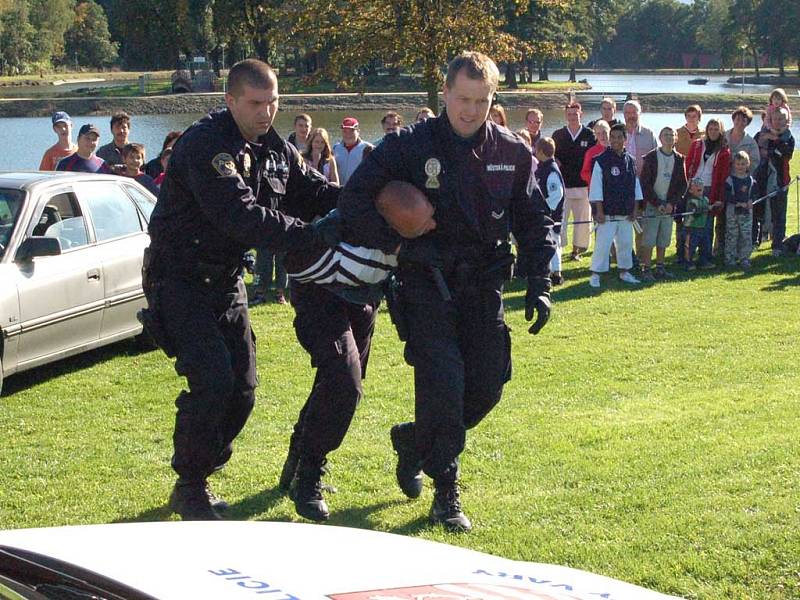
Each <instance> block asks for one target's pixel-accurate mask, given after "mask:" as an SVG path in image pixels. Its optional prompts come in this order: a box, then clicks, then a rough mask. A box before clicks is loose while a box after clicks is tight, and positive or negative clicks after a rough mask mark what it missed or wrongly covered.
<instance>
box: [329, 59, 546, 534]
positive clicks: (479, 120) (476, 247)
mask: <svg viewBox="0 0 800 600" xmlns="http://www.w3.org/2000/svg"><path fill="white" fill-rule="evenodd" d="M498 76H499V73H498V70H497V66H496V65H495V64H494V62H493V61H492V60H491V59H489V58H488V57H486V56H484V55H482V54H480V53H477V52H466V53H463V54H461V55H460V56H457V57H456V58H455V59H453V61H452V62H451V63H450V65H449V67H448V72H447V80H446V83H445V86H444V100H445V105H446V110H445V111H444V112H443V114H442V115H441V116H439V117H438V118H432V119H428V120H427V121H424V122H422V123H417V124H415V125H412V126H411V127H410V128H408V129H403V130H401V131H400V132H399V134H394V133H393V134H389V135H387V136H386V137H385V138H384V141H383V143H382V144H380V145H379V146H377V147H376V148H375V150H374V151H373V152H372V153H371V154H370V156H369V157H368V158H367V159H366V160H365V161H364V162H363V163H362V164H361V165H360V166H359V168H358V169H357V170H356V172H355V173H354V175H353V176H352V178H351V179H350V181H349V182H348V185H347V186H346V188H345V189H344V190H343V191H342V196H341V198H340V200H339V210H340V211H341V212H342V215H343V220H344V222H345V223H347V224H348V236H350V235H352V236H354V238H355V240H354V241H355V242H356V243H358V244H361V245H364V246H370V247H377V248H381V249H382V250H384V251H391V250H392V249H394V248H396V247H397V245H398V244H400V243H401V242H403V246H402V248H401V250H400V255H399V268H398V272H397V282H396V287H395V291H396V293H392V294H390V298H391V299H392V302H391V304H390V311H391V313H392V317H393V320H394V321H395V324H396V325H398V332H399V333H400V334H401V338H404V339H405V340H406V348H405V356H406V360H407V362H408V363H409V364H411V365H412V366H413V367H414V383H415V396H416V401H415V421H414V422H413V423H404V424H401V425H395V426H394V427H393V428H392V430H391V439H392V444H393V446H394V448H395V450H396V451H397V453H398V464H397V479H398V483H399V485H400V488H401V489H402V491H403V492H404V493H405V494H406V495H407V496H409V497H411V498H415V497H417V496H419V494H420V493H421V490H422V474H421V472H420V469H422V470H423V471H424V472H425V473H426V474H427V475H429V476H430V477H432V478H433V480H434V484H435V493H434V499H433V505H432V507H431V512H430V519H431V521H432V522H434V523H441V524H442V525H444V526H445V527H446V528H447V529H450V530H460V531H464V530H469V529H470V528H471V523H470V521H469V519H468V518H467V517H466V515H464V513H463V512H462V510H461V503H460V498H459V488H458V456H459V454H460V453H461V451H462V450H463V449H464V443H465V438H466V430H467V429H469V428H471V427H474V426H476V425H477V424H478V423H479V422H480V421H481V420H482V419H483V417H485V416H486V415H487V414H488V413H489V411H490V410H491V409H492V408H493V407H494V406H495V405H496V404H497V402H498V401H499V400H500V396H501V393H502V389H503V385H504V384H505V382H506V381H508V380H509V378H510V377H511V355H510V351H511V340H510V336H509V331H508V327H507V326H506V324H505V322H504V320H503V301H502V287H503V281H504V280H505V279H506V278H507V277H508V275H509V266H510V264H511V263H512V262H513V257H512V255H511V253H510V245H509V242H508V237H509V231H513V233H514V236H515V238H516V239H517V242H518V243H519V248H520V251H519V254H520V256H519V261H521V262H522V264H523V266H524V267H525V269H526V273H527V274H528V290H527V294H526V298H525V316H526V319H528V320H531V319H532V318H533V316H534V313H536V314H537V319H536V322H535V323H534V324H533V326H532V327H531V328H530V332H531V333H538V331H539V330H540V329H541V328H542V327H543V326H544V324H545V323H546V322H547V319H548V318H549V313H550V296H549V291H550V279H549V277H548V273H549V268H548V266H549V262H550V259H551V257H552V256H553V253H554V252H555V240H554V237H553V234H552V226H553V222H552V220H551V219H550V218H549V217H548V216H547V214H546V213H547V207H546V205H545V203H544V200H543V198H542V195H541V193H540V191H539V188H538V186H537V185H536V182H535V179H534V177H533V176H532V174H531V154H530V151H529V150H528V149H527V147H526V146H525V145H524V144H523V143H522V141H520V140H519V139H518V138H516V137H515V136H514V135H513V134H511V133H510V132H509V131H508V130H506V129H505V128H502V127H499V126H497V125H495V124H494V123H492V122H491V121H487V117H488V114H489V107H490V103H491V100H492V96H493V94H494V91H495V89H496V87H497V81H498ZM394 179H399V180H403V181H408V182H411V183H413V184H415V185H416V186H417V187H419V188H420V189H423V190H424V191H425V193H426V195H427V196H428V198H429V199H430V201H431V203H432V204H433V205H434V207H435V209H436V212H435V213H434V218H435V220H436V223H437V227H436V229H435V230H434V231H432V232H430V233H428V234H426V235H424V236H422V237H420V238H417V239H415V240H402V239H401V238H400V237H399V236H398V235H397V233H396V232H394V230H392V229H391V228H389V227H388V226H387V224H386V222H385V221H384V220H383V219H382V218H381V217H380V215H379V214H378V213H377V212H376V210H375V208H374V203H373V202H372V198H374V196H375V194H376V192H377V190H380V189H381V187H382V186H383V185H385V184H386V182H387V181H390V180H394ZM350 224H352V228H350V227H349V225H350Z"/></svg>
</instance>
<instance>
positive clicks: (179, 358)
mask: <svg viewBox="0 0 800 600" xmlns="http://www.w3.org/2000/svg"><path fill="white" fill-rule="evenodd" d="M155 293H156V294H157V295H158V306H159V308H158V310H159V313H160V316H161V319H162V321H163V324H164V330H165V333H166V335H167V337H168V338H169V340H170V342H171V343H172V346H173V348H174V350H175V354H176V361H175V370H176V371H177V372H178V375H182V376H184V377H186V381H187V383H188V385H189V390H188V391H186V390H184V391H182V392H181V393H180V394H179V395H178V398H177V400H176V401H175V406H176V407H177V409H178V411H177V414H176V416H175V433H174V436H173V443H174V449H175V450H174V454H173V456H172V468H173V469H175V472H176V473H177V474H178V475H179V477H180V478H182V479H185V480H189V481H199V480H203V479H205V478H206V477H207V476H208V475H210V474H211V473H212V472H214V471H216V470H217V469H220V468H222V466H223V465H224V464H225V463H226V462H227V461H228V460H229V459H230V456H231V453H232V451H233V450H232V443H233V440H234V439H235V438H236V436H237V435H238V434H239V432H240V431H241V430H242V428H243V427H244V425H245V423H246V422H247V418H248V417H249V416H250V413H251V412H252V410H253V406H254V404H255V387H256V385H257V384H258V378H257V376H256V364H255V358H256V349H255V336H254V335H253V331H252V329H251V328H250V318H249V316H248V314H247V296H246V293H245V287H244V283H243V282H242V280H241V278H237V279H232V280H229V281H228V282H227V283H225V284H217V285H213V286H212V285H206V284H203V283H201V282H199V281H198V282H190V281H185V280H183V279H178V278H174V277H173V278H169V279H165V280H164V281H163V282H161V283H160V285H159V286H158V289H157V291H156V292H155Z"/></svg>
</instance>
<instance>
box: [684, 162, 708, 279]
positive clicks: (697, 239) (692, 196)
mask: <svg viewBox="0 0 800 600" xmlns="http://www.w3.org/2000/svg"><path fill="white" fill-rule="evenodd" d="M704 187H705V184H704V183H703V179H702V178H700V177H695V178H694V179H692V180H691V181H690V182H689V193H688V197H687V198H686V212H692V214H691V215H686V216H685V217H684V219H683V226H684V228H685V230H686V255H685V259H686V270H687V271H694V270H695V268H696V267H695V264H694V263H693V262H692V260H693V259H694V253H695V251H696V250H697V249H698V248H699V247H700V246H701V245H702V244H703V242H704V241H705V237H706V235H708V232H707V231H706V220H707V219H708V198H706V197H705V195H704V194H703V188H704Z"/></svg>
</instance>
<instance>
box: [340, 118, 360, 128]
mask: <svg viewBox="0 0 800 600" xmlns="http://www.w3.org/2000/svg"><path fill="white" fill-rule="evenodd" d="M342 129H358V119H356V118H355V117H345V118H344V120H343V121H342Z"/></svg>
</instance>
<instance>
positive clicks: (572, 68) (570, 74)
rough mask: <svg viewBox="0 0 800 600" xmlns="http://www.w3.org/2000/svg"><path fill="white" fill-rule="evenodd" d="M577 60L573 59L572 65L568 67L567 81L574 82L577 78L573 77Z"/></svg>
mask: <svg viewBox="0 0 800 600" xmlns="http://www.w3.org/2000/svg"><path fill="white" fill-rule="evenodd" d="M576 63H577V61H573V63H572V66H571V67H570V68H569V81H570V83H575V82H576V81H577V78H576V77H575V65H576Z"/></svg>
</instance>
